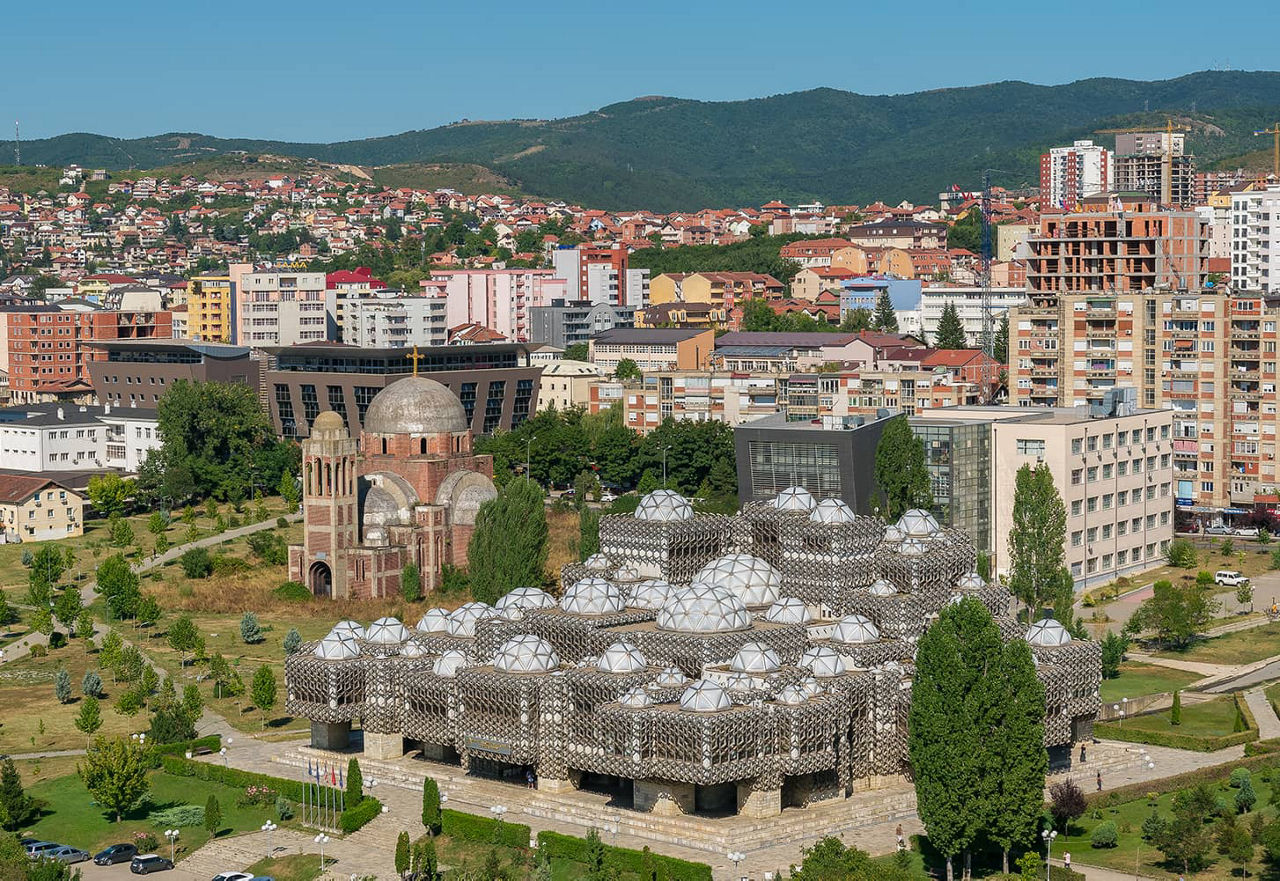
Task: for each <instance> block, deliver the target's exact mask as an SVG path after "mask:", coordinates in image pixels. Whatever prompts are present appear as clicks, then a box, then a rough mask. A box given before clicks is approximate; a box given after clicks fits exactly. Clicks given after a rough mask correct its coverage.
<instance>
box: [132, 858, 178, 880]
mask: <svg viewBox="0 0 1280 881" xmlns="http://www.w3.org/2000/svg"><path fill="white" fill-rule="evenodd" d="M172 868H173V863H172V862H171V861H169V860H168V859H166V858H165V857H162V856H160V855H159V854H154V853H144V854H143V855H142V856H138V857H134V858H133V862H131V863H129V871H130V872H132V873H133V874H135V875H149V874H151V873H152V872H163V871H164V870H165V869H172Z"/></svg>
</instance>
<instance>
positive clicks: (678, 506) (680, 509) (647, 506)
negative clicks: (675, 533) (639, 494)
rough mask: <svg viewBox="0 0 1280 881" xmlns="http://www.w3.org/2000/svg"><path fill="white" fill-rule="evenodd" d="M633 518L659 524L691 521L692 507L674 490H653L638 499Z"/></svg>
mask: <svg viewBox="0 0 1280 881" xmlns="http://www.w3.org/2000/svg"><path fill="white" fill-rule="evenodd" d="M635 518H636V519H637V520H653V521H656V522H659V523H673V522H675V521H677V520H691V519H693V505H691V504H690V503H689V500H688V499H686V498H685V497H684V496H682V495H680V493H678V492H676V491H675V490H671V489H655V490H654V491H653V492H651V493H649V494H648V495H646V496H644V497H643V498H641V499H640V504H639V505H637V506H636V512H635Z"/></svg>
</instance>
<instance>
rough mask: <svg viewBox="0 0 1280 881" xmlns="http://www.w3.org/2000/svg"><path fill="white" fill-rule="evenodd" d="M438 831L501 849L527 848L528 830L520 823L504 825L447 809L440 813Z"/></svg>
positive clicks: (497, 821)
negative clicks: (494, 845) (495, 845)
mask: <svg viewBox="0 0 1280 881" xmlns="http://www.w3.org/2000/svg"><path fill="white" fill-rule="evenodd" d="M440 831H441V832H443V833H444V834H445V835H448V836H449V837H450V838H461V839H464V840H466V841H481V842H484V843H485V844H497V845H501V846H502V847H528V846H529V831H530V830H529V827H528V826H525V825H524V824H522V823H504V822H501V821H499V820H494V819H490V818H489V817H478V816H476V815H475V814H464V813H462V811H455V810H451V809H449V808H445V809H444V810H442V811H441V812H440Z"/></svg>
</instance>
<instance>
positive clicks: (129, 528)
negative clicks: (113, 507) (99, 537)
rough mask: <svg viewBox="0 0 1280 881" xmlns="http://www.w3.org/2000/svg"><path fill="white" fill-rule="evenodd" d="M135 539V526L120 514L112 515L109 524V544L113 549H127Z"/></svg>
mask: <svg viewBox="0 0 1280 881" xmlns="http://www.w3.org/2000/svg"><path fill="white" fill-rule="evenodd" d="M134 538H135V536H134V534H133V525H132V524H131V523H129V521H128V520H126V519H124V518H123V517H121V516H120V515H119V514H112V515H111V517H110V519H109V520H108V522H107V543H108V544H110V545H111V546H112V547H113V548H127V547H129V545H131V544H133V542H134Z"/></svg>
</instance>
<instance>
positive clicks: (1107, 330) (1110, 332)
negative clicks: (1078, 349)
mask: <svg viewBox="0 0 1280 881" xmlns="http://www.w3.org/2000/svg"><path fill="white" fill-rule="evenodd" d="M1117 333H1118V331H1117V330H1116V326H1115V325H1114V324H1111V325H1107V326H1105V327H1098V326H1097V325H1094V324H1090V325H1089V326H1088V327H1086V328H1085V329H1084V335H1085V337H1086V338H1088V339H1099V338H1100V339H1115V337H1116V335H1117Z"/></svg>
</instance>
